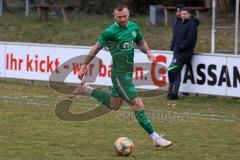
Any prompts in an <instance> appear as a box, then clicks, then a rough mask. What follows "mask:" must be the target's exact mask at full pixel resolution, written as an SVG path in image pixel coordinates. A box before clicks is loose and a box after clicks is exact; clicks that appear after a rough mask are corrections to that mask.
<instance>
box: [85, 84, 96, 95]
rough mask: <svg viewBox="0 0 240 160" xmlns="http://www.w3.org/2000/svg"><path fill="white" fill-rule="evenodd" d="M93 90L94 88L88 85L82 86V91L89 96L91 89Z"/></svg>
mask: <svg viewBox="0 0 240 160" xmlns="http://www.w3.org/2000/svg"><path fill="white" fill-rule="evenodd" d="M93 90H94V88H92V87H90V86H86V87H85V88H84V93H85V94H86V95H88V96H90V95H91V94H92V91H93Z"/></svg>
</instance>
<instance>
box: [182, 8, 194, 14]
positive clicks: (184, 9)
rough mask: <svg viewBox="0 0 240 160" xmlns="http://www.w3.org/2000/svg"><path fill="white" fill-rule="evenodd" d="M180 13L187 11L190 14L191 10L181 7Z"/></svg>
mask: <svg viewBox="0 0 240 160" xmlns="http://www.w3.org/2000/svg"><path fill="white" fill-rule="evenodd" d="M181 11H187V12H188V13H190V14H191V13H192V10H191V9H189V8H185V7H183V8H182V9H181Z"/></svg>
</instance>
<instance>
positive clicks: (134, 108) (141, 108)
mask: <svg viewBox="0 0 240 160" xmlns="http://www.w3.org/2000/svg"><path fill="white" fill-rule="evenodd" d="M132 109H133V110H143V109H144V105H139V104H136V105H134V106H132Z"/></svg>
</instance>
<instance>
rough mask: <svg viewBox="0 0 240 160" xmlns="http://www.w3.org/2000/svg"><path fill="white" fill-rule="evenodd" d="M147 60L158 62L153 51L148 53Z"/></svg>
mask: <svg viewBox="0 0 240 160" xmlns="http://www.w3.org/2000/svg"><path fill="white" fill-rule="evenodd" d="M147 58H148V59H149V61H151V62H155V61H156V57H155V56H154V55H153V54H152V52H151V51H148V52H147Z"/></svg>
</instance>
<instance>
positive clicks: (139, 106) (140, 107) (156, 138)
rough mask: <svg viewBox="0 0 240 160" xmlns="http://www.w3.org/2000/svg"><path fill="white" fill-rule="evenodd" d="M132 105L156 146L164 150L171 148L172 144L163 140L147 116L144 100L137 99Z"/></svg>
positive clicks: (137, 117) (138, 119) (139, 121)
mask: <svg viewBox="0 0 240 160" xmlns="http://www.w3.org/2000/svg"><path fill="white" fill-rule="evenodd" d="M130 103H131V104H132V109H133V110H134V113H135V116H136V119H137V121H138V123H139V124H140V125H141V127H142V128H143V129H144V130H145V131H146V132H147V133H148V134H149V135H150V136H151V138H152V140H153V142H154V144H155V146H157V147H163V148H165V147H168V146H170V145H171V144H172V142H171V141H168V140H166V139H164V138H162V137H161V136H160V135H159V134H158V133H157V132H156V130H155V129H154V127H153V125H152V123H151V122H150V120H149V119H148V117H147V114H146V112H145V111H144V104H143V102H142V99H141V98H140V97H136V98H134V99H133V100H132V101H131V102H130Z"/></svg>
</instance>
